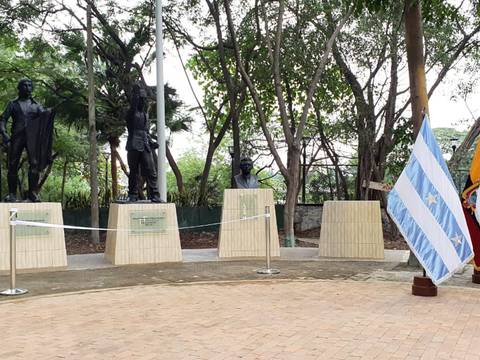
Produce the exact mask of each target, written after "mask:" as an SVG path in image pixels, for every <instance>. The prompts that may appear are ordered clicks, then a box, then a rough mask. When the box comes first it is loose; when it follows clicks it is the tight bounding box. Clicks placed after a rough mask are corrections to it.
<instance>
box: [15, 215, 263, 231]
mask: <svg viewBox="0 0 480 360" xmlns="http://www.w3.org/2000/svg"><path fill="white" fill-rule="evenodd" d="M265 217H270V214H261V215H256V216H250V217H245V218H241V219H238V220H230V221H224V222H216V223H211V224H203V225H192V226H183V227H175V228H169V229H164V230H163V231H178V230H186V229H198V228H202V227H209V226H216V225H223V224H231V223H236V222H242V221H248V220H254V219H259V218H265ZM10 225H13V226H31V227H43V228H54V229H72V230H98V231H116V232H129V231H132V229H113V228H100V227H98V228H94V227H86V226H74V225H63V224H49V223H41V222H35V221H25V220H10ZM133 231H135V232H136V233H138V232H146V233H148V232H158V231H159V230H158V229H155V230H153V229H152V230H148V229H147V230H137V229H135V230H133Z"/></svg>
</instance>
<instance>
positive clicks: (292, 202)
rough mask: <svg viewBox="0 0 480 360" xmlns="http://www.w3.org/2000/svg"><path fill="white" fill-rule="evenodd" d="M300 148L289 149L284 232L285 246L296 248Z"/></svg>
mask: <svg viewBox="0 0 480 360" xmlns="http://www.w3.org/2000/svg"><path fill="white" fill-rule="evenodd" d="M300 154H301V151H300V147H299V146H292V147H291V148H289V149H288V160H287V162H288V170H289V172H288V177H287V179H286V180H287V195H286V199H285V208H284V215H283V221H284V225H283V228H284V231H285V246H290V247H294V246H295V227H294V223H295V208H296V206H297V202H298V193H299V189H300Z"/></svg>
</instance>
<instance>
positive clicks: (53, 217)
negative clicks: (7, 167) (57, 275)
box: [0, 202, 67, 270]
mask: <svg viewBox="0 0 480 360" xmlns="http://www.w3.org/2000/svg"><path fill="white" fill-rule="evenodd" d="M11 208H16V209H18V218H19V220H31V221H40V222H48V223H53V224H61V225H63V216H62V206H61V204H60V203H48V202H42V203H0V270H9V269H10V227H9V216H10V213H9V210H10V209H11ZM40 219H41V220H40ZM16 234H17V236H16V248H17V269H50V268H52V269H59V268H65V267H66V266H67V253H66V249H65V235H64V231H63V229H54V228H34V227H25V226H22V227H20V226H17V229H16Z"/></svg>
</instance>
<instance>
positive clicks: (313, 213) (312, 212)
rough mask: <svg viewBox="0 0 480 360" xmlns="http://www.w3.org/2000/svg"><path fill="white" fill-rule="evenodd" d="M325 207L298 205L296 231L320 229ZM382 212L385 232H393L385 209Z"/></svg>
mask: <svg viewBox="0 0 480 360" xmlns="http://www.w3.org/2000/svg"><path fill="white" fill-rule="evenodd" d="M322 209H323V205H297V209H296V211H295V230H297V231H305V230H310V229H315V228H319V227H320V226H321V224H322ZM381 211H382V223H383V229H384V231H385V232H392V229H391V223H390V222H389V221H388V217H387V214H386V212H385V209H381Z"/></svg>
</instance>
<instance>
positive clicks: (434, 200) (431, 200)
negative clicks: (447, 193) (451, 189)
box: [427, 192, 437, 206]
mask: <svg viewBox="0 0 480 360" xmlns="http://www.w3.org/2000/svg"><path fill="white" fill-rule="evenodd" d="M427 202H428V206H430V205H432V204H436V203H437V197H436V196H435V195H433V194H432V193H431V192H429V193H428V195H427Z"/></svg>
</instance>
